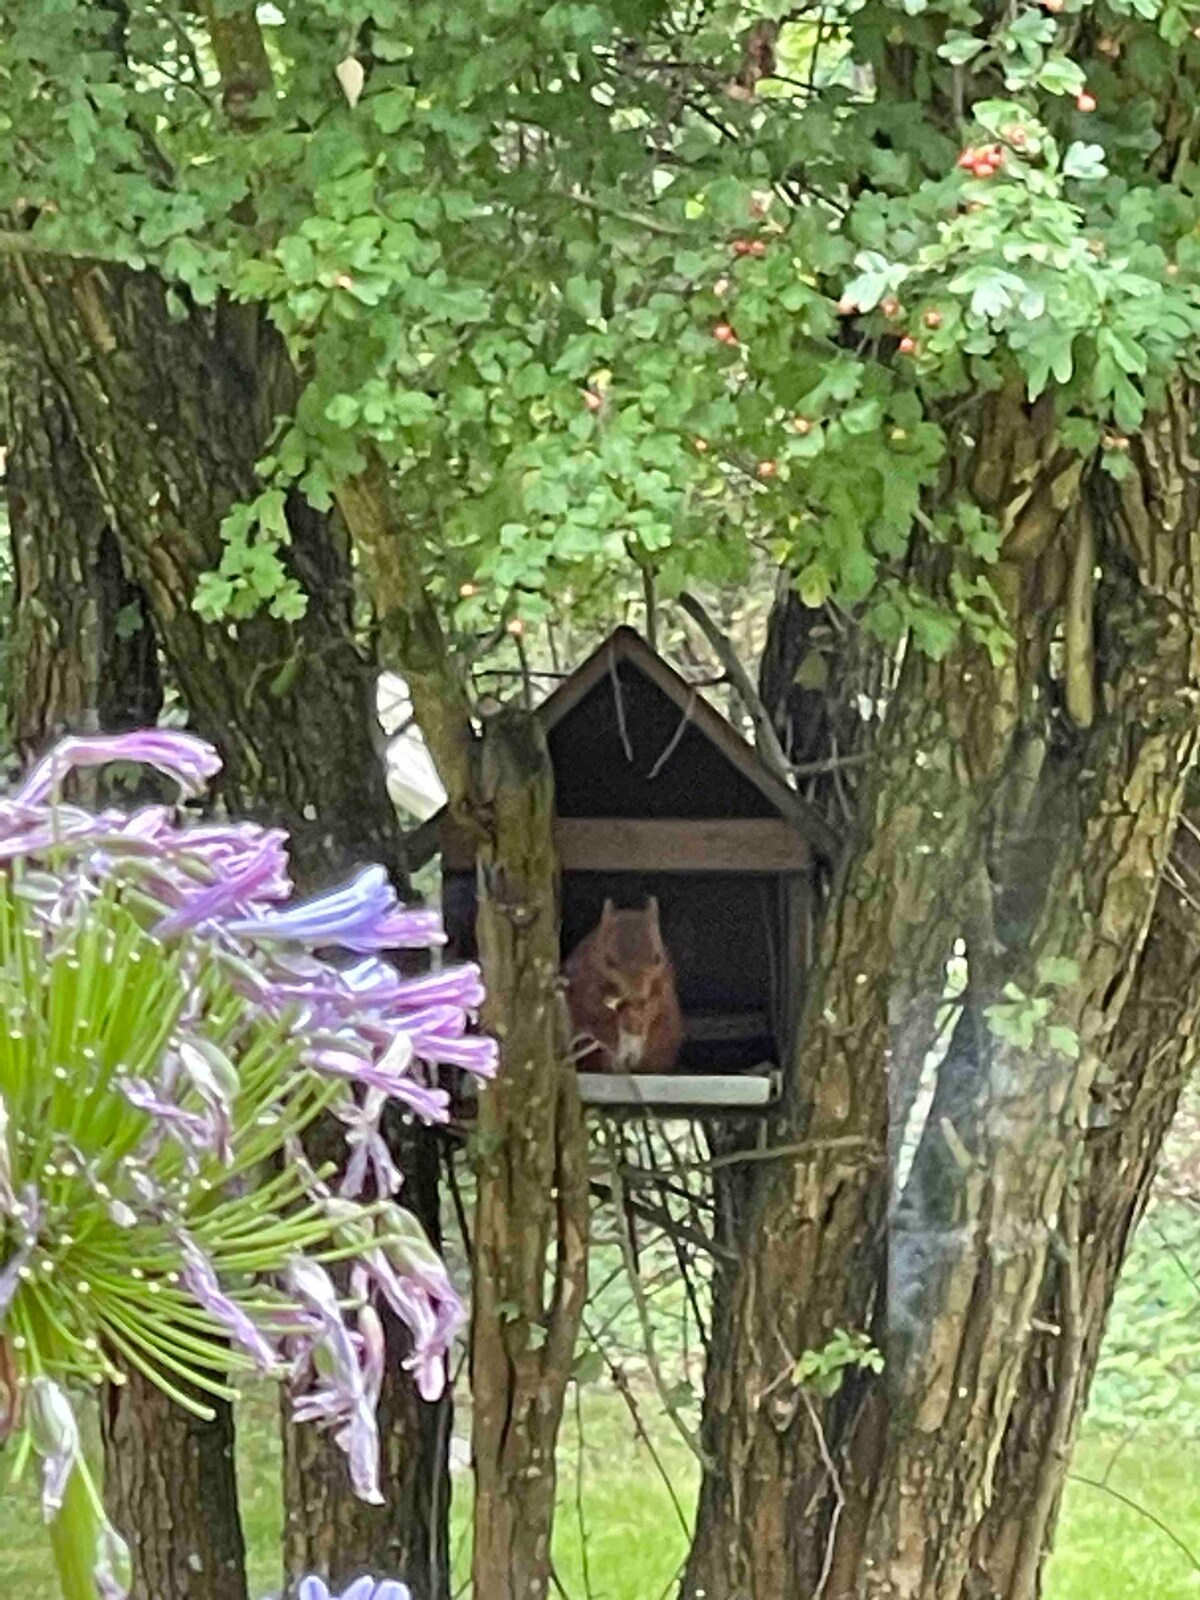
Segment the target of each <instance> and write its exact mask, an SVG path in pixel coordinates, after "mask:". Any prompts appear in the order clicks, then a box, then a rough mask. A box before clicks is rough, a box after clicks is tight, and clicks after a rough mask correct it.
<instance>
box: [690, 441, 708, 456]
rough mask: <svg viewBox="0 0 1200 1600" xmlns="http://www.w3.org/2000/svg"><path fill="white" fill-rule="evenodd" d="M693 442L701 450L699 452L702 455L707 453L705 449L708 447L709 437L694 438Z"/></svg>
mask: <svg viewBox="0 0 1200 1600" xmlns="http://www.w3.org/2000/svg"><path fill="white" fill-rule="evenodd" d="M692 443H693V444H694V445H695V447H696V449H697V450H698V451H699V453H700V454H701V455H703V454H704V453H705V451H706V450H707V449H708V440H707V439H693V440H692Z"/></svg>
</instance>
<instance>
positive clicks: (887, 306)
mask: <svg viewBox="0 0 1200 1600" xmlns="http://www.w3.org/2000/svg"><path fill="white" fill-rule="evenodd" d="M879 309H880V311H882V312H883V314H884V316H885V317H887V318H888V320H889V321H890V320H891V319H892V318H893V317H898V316H899V315H900V302H899V300H897V299H896V297H895V295H888V297H887V299H886V300H881V301H880V302H879Z"/></svg>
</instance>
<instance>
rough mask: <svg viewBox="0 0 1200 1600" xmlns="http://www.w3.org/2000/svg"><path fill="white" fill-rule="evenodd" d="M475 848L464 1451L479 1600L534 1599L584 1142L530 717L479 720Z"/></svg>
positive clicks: (551, 1485) (577, 1261)
mask: <svg viewBox="0 0 1200 1600" xmlns="http://www.w3.org/2000/svg"><path fill="white" fill-rule="evenodd" d="M480 771H481V781H480V799H481V800H482V801H483V803H484V805H485V806H486V809H487V811H488V813H489V815H490V819H491V821H490V833H489V836H488V838H487V840H486V842H485V843H484V844H483V846H482V849H481V854H480V858H479V886H480V899H479V916H478V936H479V953H480V959H481V961H482V963H483V968H484V973H485V976H486V981H487V987H488V1001H487V1009H486V1013H485V1016H484V1024H485V1026H486V1027H487V1028H488V1030H489V1031H490V1032H492V1033H494V1034H495V1036H496V1038H497V1039H498V1040H499V1042H500V1051H501V1070H500V1074H499V1076H498V1078H497V1080H496V1082H495V1083H494V1084H492V1085H490V1086H489V1087H488V1089H487V1090H486V1092H485V1093H484V1095H483V1096H482V1099H481V1101H480V1107H479V1120H478V1127H477V1131H476V1135H475V1156H476V1169H477V1175H478V1202H477V1207H476V1216H475V1233H474V1308H473V1327H472V1371H471V1380H472V1390H473V1399H474V1417H473V1423H474V1426H473V1433H472V1445H473V1450H474V1461H475V1545H474V1563H473V1568H472V1575H473V1593H474V1596H475V1600H542V1597H543V1596H544V1595H545V1594H546V1593H547V1591H548V1588H549V1584H550V1536H551V1531H552V1527H553V1518H554V1500H555V1484H556V1476H555V1446H556V1443H557V1438H558V1428H559V1423H560V1421H561V1417H562V1407H563V1399H564V1396H565V1393H566V1387H567V1384H568V1382H569V1381H570V1376H571V1365H572V1358H573V1355H574V1349H575V1339H576V1335H577V1333H578V1330H579V1323H580V1319H581V1317H582V1314H583V1303H584V1298H585V1295H586V1291H587V1224H588V1190H587V1146H586V1140H585V1134H584V1128H583V1115H582V1111H581V1108H580V1104H579V1098H578V1092H577V1088H576V1084H575V1075H574V1072H573V1070H571V1069H570V1068H569V1067H568V1066H567V1065H566V1056H567V1051H566V1043H567V1040H566V1028H565V1015H564V1011H563V1006H562V1000H561V995H560V986H559V976H558V974H559V944H558V882H557V866H556V862H555V858H554V850H553V843H552V834H551V827H550V823H551V817H552V812H553V803H554V794H553V783H552V778H551V772H550V762H549V757H548V754H547V751H546V746H545V741H544V738H543V736H542V733H541V729H540V727H539V725H538V724H537V722H536V721H535V720H534V719H533V718H531V717H528V716H525V715H524V714H521V713H504V714H502V715H500V716H498V717H496V718H493V719H492V720H491V721H490V722H489V723H488V724H487V725H486V727H485V731H484V739H483V746H482V751H481V757H480Z"/></svg>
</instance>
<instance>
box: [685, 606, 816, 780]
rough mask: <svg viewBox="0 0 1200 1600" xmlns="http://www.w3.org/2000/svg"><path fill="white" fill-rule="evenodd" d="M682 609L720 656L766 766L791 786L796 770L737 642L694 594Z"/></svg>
mask: <svg viewBox="0 0 1200 1600" xmlns="http://www.w3.org/2000/svg"><path fill="white" fill-rule="evenodd" d="M679 606H680V609H681V610H682V611H684V612H686V614H687V615H688V616H689V617H690V618H691V619H692V621H693V622H694V623H695V624H696V626H697V627H698V628H699V629H700V632H701V633H702V634H703V635H704V637H705V639H707V641H708V643H709V645H710V646H711V647H712V649H713V651H714V652H715V653H716V656H717V659H718V660H719V661H720V663H721V665H722V666H723V667H724V669H725V672H726V675H727V676H728V678H729V682H730V683H731V685H732V686H733V688H734V690H735V691H736V693H737V696H738V699H739V700H741V702H742V704H743V705H744V706H745V708H746V711H747V713H748V714H749V717H750V720H751V722H752V723H753V724H754V742H755V746H756V748H757V750H758V753H759V755H760V756H761V758H762V761H763V764H764V765H765V766H767V767H769V768H770V769H771V771H772V772H773V773H774V774H775V776H776V777H777V778H779V779H781V780H782V781H783V782H784V783H786V784H788V785H790V784H791V781H792V769H791V766H790V764H789V762H788V758H787V756H786V755H784V753H783V746H782V745H781V744H780V742H779V735H778V734H777V733H776V732H775V726H774V724H773V723H772V721H771V718H770V715H769V714H768V712H767V708H766V706H764V705H763V703H762V700H761V699H760V698H759V694H758V690H757V689H756V688H755V687H754V684H753V683H752V682H751V679H750V674H749V673H748V672H747V671H746V669H745V667H744V666H743V665H742V661H741V657H740V656H739V655H738V653H737V651H736V650H735V649H734V647H733V641H732V640H731V639H730V638H729V636H728V635H727V634H726V633H724V632H722V630H721V629H720V628H719V627H718V626H717V624H716V623H715V622H714V621H713V619H712V617H711V616H709V614H708V612H707V610H706V609H705V608H704V606H703V605H702V604H701V602H700V601H699V600H698V599H697V598H696V596H695V595H694V594H690V593H684V594H681V595H680V596H679Z"/></svg>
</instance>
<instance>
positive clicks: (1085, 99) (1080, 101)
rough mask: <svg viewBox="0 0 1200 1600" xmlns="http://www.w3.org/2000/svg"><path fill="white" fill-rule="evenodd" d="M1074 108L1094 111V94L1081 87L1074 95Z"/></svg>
mask: <svg viewBox="0 0 1200 1600" xmlns="http://www.w3.org/2000/svg"><path fill="white" fill-rule="evenodd" d="M1075 109H1076V110H1077V111H1095V109H1096V96H1095V95H1094V94H1089V93H1088V91H1087V90H1086V89H1081V90H1080V91H1079V93H1078V94H1077V95H1076V96H1075Z"/></svg>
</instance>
